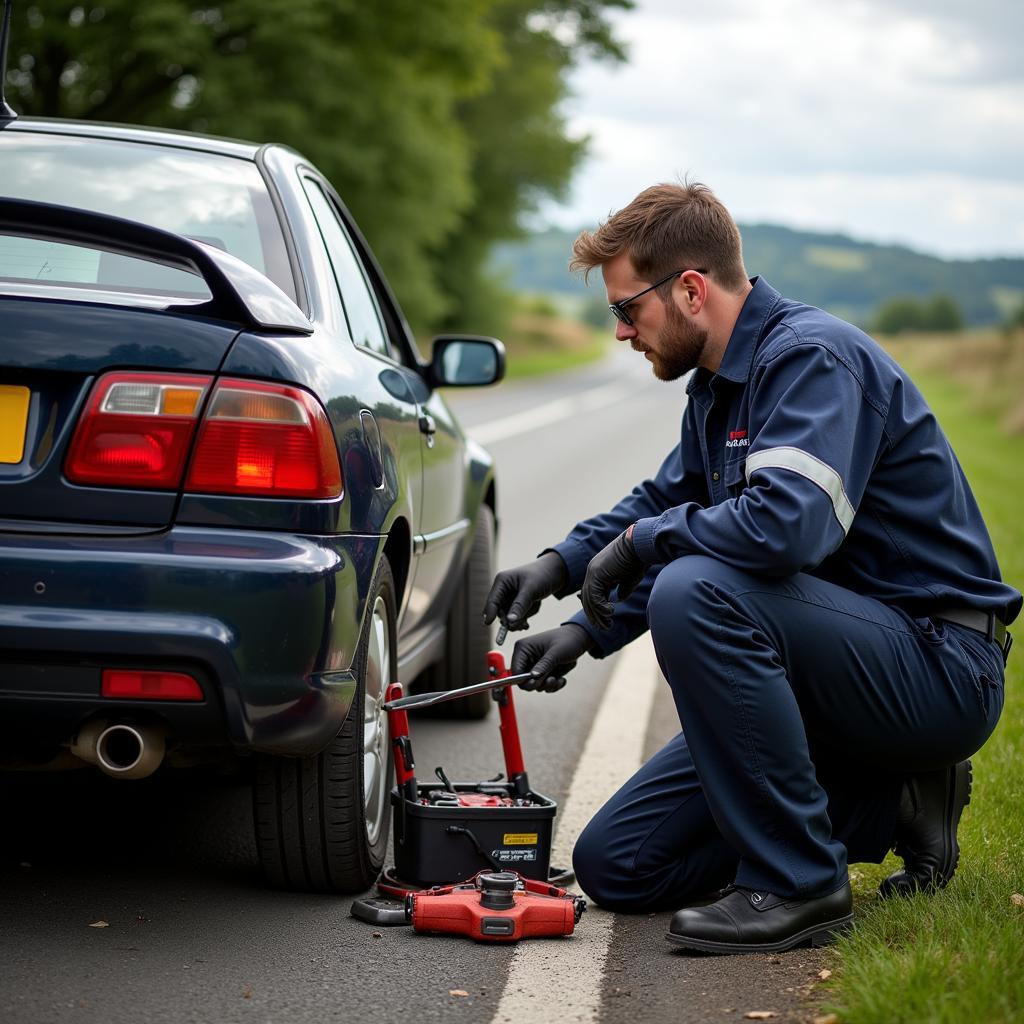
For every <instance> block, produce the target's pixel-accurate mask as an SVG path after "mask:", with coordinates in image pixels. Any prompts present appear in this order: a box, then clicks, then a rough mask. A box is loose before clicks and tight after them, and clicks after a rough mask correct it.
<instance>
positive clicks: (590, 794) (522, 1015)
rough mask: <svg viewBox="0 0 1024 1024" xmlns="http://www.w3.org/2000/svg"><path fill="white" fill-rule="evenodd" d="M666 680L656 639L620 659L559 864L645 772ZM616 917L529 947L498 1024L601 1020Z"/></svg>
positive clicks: (588, 749) (592, 914)
mask: <svg viewBox="0 0 1024 1024" xmlns="http://www.w3.org/2000/svg"><path fill="white" fill-rule="evenodd" d="M660 684H661V674H660V672H659V670H658V663H657V661H656V660H655V657H654V648H653V647H652V646H651V643H650V637H649V635H648V636H644V637H641V638H640V639H639V640H636V641H634V642H633V643H632V644H630V645H629V646H628V647H627V648H625V650H624V651H623V652H622V653H621V654H620V655H619V657H618V663H617V664H616V666H615V670H614V673H613V674H612V678H611V681H610V682H609V683H608V688H607V690H606V691H605V694H604V697H603V698H602V699H601V706H600V707H599V708H598V710H597V717H596V718H595V719H594V725H593V728H592V729H591V730H590V735H589V736H588V737H587V742H586V745H585V746H584V748H583V754H582V756H581V757H580V761H579V764H578V765H577V766H576V772H575V774H574V775H573V779H572V785H571V786H570V789H569V798H568V799H567V800H566V802H565V805H564V806H563V807H562V808H561V809H560V811H559V816H558V828H557V832H556V834H555V842H554V849H553V850H552V858H551V859H552V863H555V864H568V863H570V860H571V856H572V847H573V844H574V843H575V841H576V837H577V836H578V835H579V834H580V832H581V831H582V830H583V827H584V826H585V825H586V823H587V822H588V821H589V820H590V819H591V817H592V816H593V815H594V812H595V811H597V809H598V808H599V807H600V806H601V805H602V804H603V803H604V802H605V801H606V800H607V799H608V798H609V797H610V796H611V795H612V794H613V793H614V792H615V791H616V790H617V789H618V788H619V786H621V785H622V783H623V782H625V780H626V779H627V778H629V776H630V775H632V774H633V772H635V771H636V770H637V769H638V768H639V767H640V764H641V760H642V757H643V746H644V737H645V735H646V733H647V724H648V720H649V719H650V716H651V708H652V705H653V703H654V694H655V691H656V689H657V687H658V686H659V685H660ZM614 920H615V918H614V915H612V914H609V913H607V912H606V911H603V910H600V909H598V908H597V907H595V906H594V905H593V904H590V905H589V906H588V907H587V912H586V913H585V914H584V915H583V919H582V920H581V921H580V924H579V926H578V929H577V931H576V932H575V934H574V935H573V936H572V938H566V939H551V940H543V939H537V940H531V941H529V942H521V943H520V944H519V945H518V947H517V948H516V950H515V953H514V954H513V957H512V963H511V966H510V968H509V973H508V981H507V982H506V984H505V991H504V992H503V993H502V997H501V1002H500V1003H499V1004H498V1008H497V1010H496V1011H495V1014H494V1017H493V1019H492V1024H549V1022H551V1021H558V1024H568V1022H581V1024H582V1022H586V1024H591V1022H593V1021H596V1020H597V1016H598V1013H599V1011H600V1009H601V980H602V978H603V976H604V966H605V959H606V957H607V954H608V947H609V945H610V943H611V938H612V924H613V922H614Z"/></svg>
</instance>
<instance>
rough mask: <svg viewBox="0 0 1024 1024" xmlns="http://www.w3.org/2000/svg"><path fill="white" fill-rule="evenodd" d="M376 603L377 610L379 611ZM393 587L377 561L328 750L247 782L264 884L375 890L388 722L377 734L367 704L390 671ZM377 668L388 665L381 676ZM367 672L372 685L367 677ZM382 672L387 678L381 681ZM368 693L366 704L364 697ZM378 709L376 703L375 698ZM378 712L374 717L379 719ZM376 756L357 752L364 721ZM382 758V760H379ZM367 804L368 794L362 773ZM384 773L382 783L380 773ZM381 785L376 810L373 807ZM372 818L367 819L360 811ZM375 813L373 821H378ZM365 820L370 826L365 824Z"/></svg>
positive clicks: (266, 764)
mask: <svg viewBox="0 0 1024 1024" xmlns="http://www.w3.org/2000/svg"><path fill="white" fill-rule="evenodd" d="M378 602H379V603H378ZM381 629H383V630H385V631H386V636H387V644H386V650H387V657H386V658H384V657H382V656H381V655H380V649H381V644H380V633H379V631H380V630H381ZM396 638H397V630H396V628H395V584H394V578H393V577H392V574H391V567H390V565H389V564H388V560H387V558H383V559H381V563H380V566H379V567H378V569H377V573H376V575H375V576H374V579H373V583H372V584H371V587H370V595H369V597H368V599H367V604H366V614H365V621H364V623H363V630H362V634H361V635H360V638H359V647H358V648H357V651H356V657H355V669H356V694H355V697H354V699H353V701H352V707H351V709H350V710H349V713H348V717H347V718H346V720H345V724H344V725H343V726H342V728H341V731H340V732H339V733H338V735H337V736H336V737H335V738H334V739H333V740H331V742H330V744H329V745H328V746H327V748H326V749H325V750H323V751H322V752H321V753H319V754H317V755H316V756H314V757H305V758H294V757H279V756H275V755H270V754H261V755H259V756H258V758H257V759H256V777H255V781H254V783H253V819H254V822H255V828H256V845H257V849H258V850H259V857H260V863H261V864H262V866H263V871H264V874H265V875H266V877H267V880H268V881H269V882H270V884H271V885H274V886H277V887H278V888H282V889H292V890H300V891H307V892H308V891H314V892H332V893H352V892H363V891H365V890H366V889H368V888H370V886H371V885H373V883H374V881H375V880H376V878H377V875H378V874H379V873H380V870H381V867H382V866H383V864H384V858H385V856H386V853H387V844H388V826H389V824H390V803H389V797H388V794H389V793H390V790H391V785H392V776H393V768H392V763H391V748H390V744H389V743H388V737H387V728H386V717H384V718H383V722H384V724H383V729H384V732H383V735H381V736H380V737H379V740H378V741H377V742H376V743H374V742H373V736H374V735H377V732H376V728H377V726H376V725H375V723H376V718H373V716H374V712H373V711H372V710H371V703H372V702H373V701H375V700H376V694H377V693H378V692H379V693H381V694H383V691H384V689H386V687H387V685H388V683H391V682H394V680H395V676H396V672H397V652H396ZM377 661H386V662H387V664H386V666H384V665H382V666H381V667H380V670H379V671H378V669H377V667H376V664H375V663H376V662H377ZM368 667H369V678H368V675H367V670H368ZM385 670H386V678H380V677H382V676H383V675H384V673H385ZM368 683H369V685H370V701H369V702H368V701H367V699H366V694H367V685H368ZM380 703H383V696H381V698H380ZM382 715H383V713H381V716H382ZM368 717H369V718H373V722H372V723H371V726H370V728H372V729H373V730H374V732H373V734H372V735H371V743H373V748H374V749H373V751H372V752H371V753H369V754H367V753H365V751H364V736H365V727H366V722H367V720H368ZM380 751H382V753H383V757H382V759H379V757H378V755H379V752H380ZM374 763H376V764H377V772H374V773H373V775H371V776H370V784H371V785H373V780H374V779H377V780H378V781H377V784H376V785H374V786H373V791H372V792H373V798H372V799H370V798H368V797H367V796H366V794H365V791H364V785H365V784H366V781H367V780H366V778H365V775H366V772H365V770H364V769H365V767H366V765H368V764H369V767H370V768H371V769H372V768H373V767H374ZM379 772H382V773H383V775H382V776H381V775H379V774H378V773H379ZM378 786H383V803H382V807H380V805H379V801H380V790H379V789H378ZM368 804H369V805H370V808H371V810H372V812H373V813H371V814H369V815H368V813H367V805H368ZM378 811H379V813H377V812H378ZM371 819H372V820H371Z"/></svg>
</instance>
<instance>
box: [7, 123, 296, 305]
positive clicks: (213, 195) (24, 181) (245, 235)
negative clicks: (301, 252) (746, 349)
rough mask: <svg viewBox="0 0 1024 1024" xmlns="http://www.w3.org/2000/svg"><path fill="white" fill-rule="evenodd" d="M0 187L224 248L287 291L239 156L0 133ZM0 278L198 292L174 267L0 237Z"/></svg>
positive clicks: (266, 210) (201, 293)
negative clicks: (148, 225) (138, 222)
mask: <svg viewBox="0 0 1024 1024" xmlns="http://www.w3.org/2000/svg"><path fill="white" fill-rule="evenodd" d="M0 195H3V196H6V197H9V198H12V199H32V200H35V201H37V202H44V203H59V204H60V205H61V206H74V207H78V208H80V209H84V210H92V211H94V212H97V213H108V214H113V215H115V216H117V217H125V218H127V219H129V220H137V221H141V222H142V223H144V224H150V225H152V226H154V227H158V228H163V229H165V230H167V231H173V232H175V233H177V234H180V235H185V236H187V237H188V238H193V239H197V240H199V241H201V242H207V243H208V244H210V245H215V246H218V247H219V248H221V249H225V250H227V251H228V252H229V253H231V254H232V255H234V256H237V257H238V258H239V259H242V260H244V261H245V262H246V263H248V264H249V265H250V266H252V267H255V268H256V269H257V270H258V271H260V273H262V274H265V275H266V276H267V277H269V278H270V279H271V280H272V281H273V282H274V283H275V284H277V286H278V287H279V288H281V289H282V290H283V291H284V292H285V294H287V295H289V296H291V297H292V298H293V299H294V297H295V284H294V281H293V279H292V275H291V270H290V267H289V264H288V256H287V251H286V249H285V243H284V237H283V236H282V233H281V225H280V223H279V222H278V219H277V215H276V213H275V211H274V207H273V204H272V203H271V200H270V195H269V194H268V192H267V187H266V184H265V183H264V181H263V178H262V177H261V176H260V173H259V171H258V170H257V168H256V165H255V164H254V163H252V162H251V161H249V160H244V159H239V158H236V157H230V156H223V155H221V154H217V153H202V152H198V151H195V150H189V149H177V148H173V147H170V146H160V145H152V144H148V143H135V142H120V141H115V140H112V139H82V138H70V137H67V136H60V135H43V134H38V135H36V134H29V133H26V132H14V131H7V132H0ZM0 280H6V281H16V282H32V283H33V284H34V285H45V286H48V287H51V288H52V287H59V288H69V289H81V288H88V289H96V288H98V289H101V290H104V291H110V292H117V291H133V292H135V291H142V292H149V293H153V294H158V295H181V296H193V297H196V298H198V297H205V296H206V295H207V294H208V293H207V290H206V287H205V284H204V282H203V281H202V280H201V279H199V278H196V277H195V276H194V275H191V274H188V273H186V272H185V271H182V270H176V269H174V268H171V267H165V266H163V265H161V264H156V263H143V261H140V260H136V259H130V258H126V257H123V256H115V255H112V254H110V253H102V252H99V251H96V250H92V249H87V248H83V247H81V246H73V245H63V244H60V243H54V242H49V241H39V240H36V239H31V238H18V237H13V236H9V235H4V236H0Z"/></svg>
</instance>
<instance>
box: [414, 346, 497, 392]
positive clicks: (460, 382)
mask: <svg viewBox="0 0 1024 1024" xmlns="http://www.w3.org/2000/svg"><path fill="white" fill-rule="evenodd" d="M504 376H505V346H504V345H502V343H501V342H500V341H497V340H496V339H494V338H474V337H471V336H459V337H456V336H451V335H441V336H440V337H438V338H435V339H434V340H433V342H432V343H431V355H430V384H431V386H433V387H437V388H476V387H481V386H483V385H485V384H496V383H497V382H498V381H499V380H501V378H502V377H504Z"/></svg>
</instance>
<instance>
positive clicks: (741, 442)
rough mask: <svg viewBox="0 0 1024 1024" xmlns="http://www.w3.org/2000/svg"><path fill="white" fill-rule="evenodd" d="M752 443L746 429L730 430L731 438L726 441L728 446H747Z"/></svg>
mask: <svg viewBox="0 0 1024 1024" xmlns="http://www.w3.org/2000/svg"><path fill="white" fill-rule="evenodd" d="M749 444H750V439H749V438H748V437H747V432H746V431H745V430H730V431H729V440H728V441H726V442H725V447H726V448H746V447H747V446H748V445H749Z"/></svg>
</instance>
